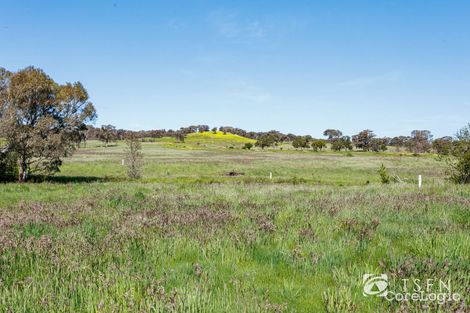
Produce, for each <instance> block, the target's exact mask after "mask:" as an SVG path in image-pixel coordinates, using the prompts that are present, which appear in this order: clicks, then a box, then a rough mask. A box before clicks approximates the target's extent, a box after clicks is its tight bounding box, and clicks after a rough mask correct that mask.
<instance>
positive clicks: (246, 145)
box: [243, 142, 253, 150]
mask: <svg viewBox="0 0 470 313" xmlns="http://www.w3.org/2000/svg"><path fill="white" fill-rule="evenodd" d="M251 148H253V144H252V143H251V142H247V143H245V145H244V146H243V149H246V150H250V149H251Z"/></svg>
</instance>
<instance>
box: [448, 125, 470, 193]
mask: <svg viewBox="0 0 470 313" xmlns="http://www.w3.org/2000/svg"><path fill="white" fill-rule="evenodd" d="M456 139H457V140H455V141H453V142H452V145H451V149H450V151H449V152H448V154H445V155H441V157H442V158H443V159H444V160H445V161H446V163H447V165H448V169H447V174H448V175H449V178H450V180H451V181H453V182H455V183H458V184H468V183H470V124H468V125H467V126H465V127H463V128H462V129H461V130H459V131H458V132H457V134H456Z"/></svg>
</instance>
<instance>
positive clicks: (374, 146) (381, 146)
mask: <svg viewBox="0 0 470 313" xmlns="http://www.w3.org/2000/svg"><path fill="white" fill-rule="evenodd" d="M388 142H389V140H387V138H372V139H371V140H370V141H369V150H371V151H374V152H380V151H387V143H388Z"/></svg>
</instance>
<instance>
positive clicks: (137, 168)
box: [125, 133, 143, 178]
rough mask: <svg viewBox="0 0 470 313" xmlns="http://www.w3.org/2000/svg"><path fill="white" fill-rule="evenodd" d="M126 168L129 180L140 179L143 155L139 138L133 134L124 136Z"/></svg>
mask: <svg viewBox="0 0 470 313" xmlns="http://www.w3.org/2000/svg"><path fill="white" fill-rule="evenodd" d="M125 140H126V145H127V147H126V151H125V153H126V166H127V176H129V178H140V177H141V176H142V166H143V155H142V144H141V142H140V138H139V137H138V136H137V135H136V134H134V133H129V134H127V135H126V138H125Z"/></svg>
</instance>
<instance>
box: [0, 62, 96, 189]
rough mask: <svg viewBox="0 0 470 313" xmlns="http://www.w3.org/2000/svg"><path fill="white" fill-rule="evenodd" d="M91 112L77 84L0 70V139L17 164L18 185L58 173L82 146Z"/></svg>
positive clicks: (27, 71) (92, 116)
mask: <svg viewBox="0 0 470 313" xmlns="http://www.w3.org/2000/svg"><path fill="white" fill-rule="evenodd" d="M95 118H96V110H95V108H94V106H93V104H92V103H91V102H90V101H88V94H87V92H86V90H85V88H84V87H83V85H82V84H81V83H79V82H76V83H66V84H64V85H60V84H58V83H56V82H54V80H52V78H50V77H49V76H48V75H47V74H46V73H45V72H44V71H43V70H41V69H38V68H34V67H27V68H25V69H23V70H20V71H18V72H9V71H7V70H5V69H3V68H0V137H2V138H4V140H5V141H6V148H5V150H7V151H4V152H5V153H12V154H14V155H15V156H16V158H17V160H18V167H19V178H18V180H19V181H20V182H24V181H25V180H26V179H27V177H28V175H29V174H31V173H38V174H46V175H47V174H51V173H54V172H57V171H59V166H60V165H61V164H62V161H61V158H63V157H66V156H69V155H71V154H72V153H73V152H74V151H75V149H76V148H77V146H78V144H79V143H80V142H81V141H82V140H84V138H85V132H86V129H87V128H86V123H88V122H91V121H93V120H94V119H95Z"/></svg>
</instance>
